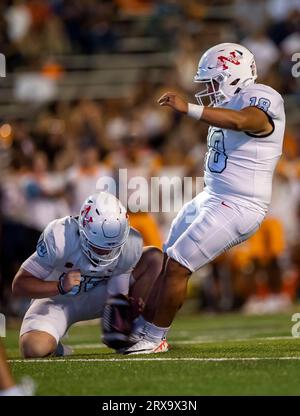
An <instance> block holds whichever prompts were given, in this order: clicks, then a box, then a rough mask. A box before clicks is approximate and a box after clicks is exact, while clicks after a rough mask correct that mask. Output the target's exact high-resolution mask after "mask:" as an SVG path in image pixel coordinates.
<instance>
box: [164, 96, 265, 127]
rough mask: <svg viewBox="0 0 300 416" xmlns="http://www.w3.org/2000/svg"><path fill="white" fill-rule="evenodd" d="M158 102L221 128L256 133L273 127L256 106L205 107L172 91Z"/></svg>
mask: <svg viewBox="0 0 300 416" xmlns="http://www.w3.org/2000/svg"><path fill="white" fill-rule="evenodd" d="M158 103H159V104H160V105H161V106H168V107H171V108H173V109H174V110H176V111H178V112H180V113H183V114H187V115H189V116H191V117H193V118H196V119H197V120H201V121H204V122H205V123H207V124H209V125H211V126H214V127H220V128H222V129H230V130H236V131H246V132H249V133H254V134H258V135H259V134H268V133H270V132H271V131H272V129H273V126H272V125H271V123H270V121H269V118H268V116H267V115H266V114H265V113H264V112H263V111H262V110H260V109H259V108H257V107H246V108H243V109H242V110H230V109H226V108H217V107H213V108H212V107H205V106H201V105H196V104H190V103H187V102H186V101H185V100H184V99H183V98H181V97H179V96H178V95H177V94H175V93H172V92H167V93H165V94H164V95H162V96H161V97H160V98H159V100H158Z"/></svg>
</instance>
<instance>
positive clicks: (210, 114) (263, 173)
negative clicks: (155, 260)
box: [126, 43, 285, 354]
mask: <svg viewBox="0 0 300 416" xmlns="http://www.w3.org/2000/svg"><path fill="white" fill-rule="evenodd" d="M256 78H257V73H256V65H255V60H254V56H253V55H252V53H251V52H250V51H249V50H248V49H246V48H245V47H243V46H242V45H238V44H232V43H223V44H220V45H217V46H214V47H213V48H210V49H209V50H208V51H207V52H206V53H205V54H204V55H203V56H202V58H201V59H200V62H199V66H198V71H197V74H196V76H195V78H194V81H195V82H197V83H200V84H202V85H203V86H204V89H203V90H202V91H200V92H199V93H197V94H196V98H197V100H198V103H199V104H200V105H196V104H191V103H187V102H186V101H185V100H183V99H182V98H181V97H179V96H178V95H177V94H175V93H172V92H168V93H166V94H164V95H163V96H162V97H161V98H160V99H159V101H158V102H159V104H160V105H162V106H169V107H171V108H173V109H174V110H176V111H178V112H181V113H183V114H187V115H189V116H191V117H193V118H196V119H197V120H200V122H201V121H202V122H205V123H207V124H209V126H210V127H209V130H208V137H207V146H208V151H207V154H206V158H205V174H204V182H205V187H204V191H203V192H202V193H200V194H199V195H198V196H196V197H195V198H194V199H193V200H192V201H190V202H189V203H187V204H186V205H185V206H184V207H183V208H182V210H181V211H180V212H179V214H178V215H177V217H176V218H175V220H174V221H173V223H172V226H171V229H170V232H169V236H168V238H167V240H166V242H165V245H164V251H165V253H166V256H167V259H166V267H165V269H164V271H163V272H162V274H163V275H164V278H163V284H162V287H161V289H160V291H158V293H157V299H158V300H157V305H158V307H157V310H156V313H155V315H154V316H151V314H150V313H148V311H147V307H146V309H145V310H144V313H143V316H142V315H141V316H140V317H139V318H138V319H137V320H136V322H135V331H134V332H135V336H136V338H138V336H139V337H140V340H139V341H138V342H137V343H136V344H135V345H133V346H132V347H130V348H128V349H127V351H126V353H127V354H137V353H151V352H154V351H155V350H156V351H158V346H160V349H159V350H160V351H166V350H167V349H168V346H167V342H166V341H165V336H166V333H167V331H168V329H169V327H170V325H171V323H172V321H173V319H174V316H175V314H176V312H177V310H178V309H179V308H180V306H181V304H182V303H183V301H184V298H185V293H186V286H187V281H188V278H189V275H190V273H191V272H193V271H195V270H197V269H199V268H200V267H202V266H204V265H205V264H207V263H208V262H210V261H211V260H213V259H214V258H215V257H216V256H218V255H219V254H221V253H222V252H224V251H225V250H227V249H229V248H230V247H232V246H234V245H236V244H239V243H241V242H242V241H244V240H246V239H248V238H249V237H250V236H251V235H253V234H254V233H255V231H256V230H257V229H258V228H259V226H260V224H261V222H262V221H263V219H264V217H265V215H266V212H267V210H268V206H269V204H270V200H271V193H272V178H273V173H274V169H275V167H276V164H277V162H278V160H279V158H280V156H281V153H282V145H283V137H284V129H285V112H284V103H283V99H282V97H281V95H280V94H279V93H278V92H277V91H275V90H274V89H272V88H270V87H268V86H266V85H262V84H257V83H256V82H255V81H256ZM205 100H206V101H207V103H206V104H207V105H206V106H205V105H204V104H203V103H204V101H205Z"/></svg>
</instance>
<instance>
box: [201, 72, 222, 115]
mask: <svg viewBox="0 0 300 416" xmlns="http://www.w3.org/2000/svg"><path fill="white" fill-rule="evenodd" d="M195 78H196V77H195ZM224 78H225V75H223V74H220V75H219V76H218V77H216V78H209V79H204V80H199V81H198V80H196V79H195V82H197V83H199V84H203V86H204V89H202V90H201V91H199V92H197V93H196V94H195V97H196V99H197V101H198V103H199V104H200V105H205V102H204V100H203V99H208V104H207V106H208V107H212V106H214V105H220V104H222V102H223V101H224V99H225V96H224V94H223V92H222V88H221V85H222V81H223V80H224Z"/></svg>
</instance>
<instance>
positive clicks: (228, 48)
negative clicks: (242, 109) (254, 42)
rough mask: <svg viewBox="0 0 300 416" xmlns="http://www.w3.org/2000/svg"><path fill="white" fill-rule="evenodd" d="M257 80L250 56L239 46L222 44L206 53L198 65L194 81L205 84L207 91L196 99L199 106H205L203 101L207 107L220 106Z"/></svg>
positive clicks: (197, 95)
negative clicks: (205, 99) (206, 101)
mask: <svg viewBox="0 0 300 416" xmlns="http://www.w3.org/2000/svg"><path fill="white" fill-rule="evenodd" d="M256 78H257V74H256V65H255V61H254V56H253V54H252V53H251V52H250V51H249V50H248V49H247V48H245V47H244V46H242V45H238V44H235V43H221V44H220V45H216V46H214V47H212V48H210V49H208V50H207V51H206V52H205V53H204V55H203V56H202V57H201V59H200V61H199V65H198V70H197V74H196V76H195V77H194V81H195V82H197V83H202V84H205V86H206V89H203V90H201V91H199V92H198V93H197V94H195V97H196V99H197V101H198V102H199V104H200V105H204V101H203V99H204V98H205V97H206V98H208V99H209V104H208V106H213V105H216V106H218V105H222V104H224V103H226V102H228V101H229V100H230V99H231V98H232V97H233V96H234V95H235V94H236V93H237V92H238V91H240V90H241V89H242V88H244V87H246V86H247V85H250V84H252V83H254V82H255V80H256Z"/></svg>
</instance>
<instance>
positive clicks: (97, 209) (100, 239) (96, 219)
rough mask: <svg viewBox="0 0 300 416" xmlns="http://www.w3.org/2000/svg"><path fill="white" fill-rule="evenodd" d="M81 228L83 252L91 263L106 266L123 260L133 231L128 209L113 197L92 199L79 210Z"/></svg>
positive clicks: (99, 194)
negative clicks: (127, 241)
mask: <svg viewBox="0 0 300 416" xmlns="http://www.w3.org/2000/svg"><path fill="white" fill-rule="evenodd" d="M78 224H79V234H80V240H81V246H82V250H83V252H84V254H85V255H86V256H87V257H88V258H89V260H90V261H91V263H93V264H94V265H96V266H98V265H100V264H106V265H107V264H108V263H112V262H113V261H114V260H116V259H117V258H118V257H119V256H120V254H121V251H122V247H123V245H124V244H125V243H126V240H127V237H128V234H129V230H130V227H129V221H128V215H127V213H126V209H125V208H124V207H123V205H122V204H121V202H120V201H119V200H118V199H117V198H115V197H114V196H113V195H112V194H109V193H108V192H97V193H94V194H92V195H90V196H89V197H88V198H87V199H86V200H85V201H84V203H83V205H82V207H81V209H80V214H79V219H78ZM99 251H100V253H99ZM103 251H105V252H106V253H105V252H104V253H103Z"/></svg>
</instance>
